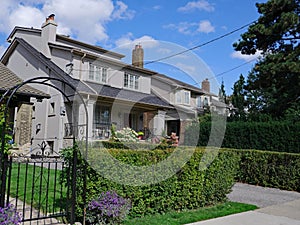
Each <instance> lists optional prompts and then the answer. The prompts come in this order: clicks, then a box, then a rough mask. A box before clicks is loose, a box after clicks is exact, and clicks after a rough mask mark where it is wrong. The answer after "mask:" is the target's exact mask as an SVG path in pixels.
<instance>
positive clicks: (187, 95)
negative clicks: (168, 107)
mask: <svg viewBox="0 0 300 225" xmlns="http://www.w3.org/2000/svg"><path fill="white" fill-rule="evenodd" d="M183 95H184V102H183V103H184V104H188V105H189V104H190V99H191V92H189V91H183Z"/></svg>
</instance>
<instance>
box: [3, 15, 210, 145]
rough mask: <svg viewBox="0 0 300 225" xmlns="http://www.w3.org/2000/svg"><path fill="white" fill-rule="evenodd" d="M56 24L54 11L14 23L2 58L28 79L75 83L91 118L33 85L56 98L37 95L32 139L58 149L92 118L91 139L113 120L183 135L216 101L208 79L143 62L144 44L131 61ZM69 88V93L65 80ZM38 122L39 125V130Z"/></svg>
mask: <svg viewBox="0 0 300 225" xmlns="http://www.w3.org/2000/svg"><path fill="white" fill-rule="evenodd" d="M56 31H57V24H56V22H55V20H54V15H53V14H52V15H50V16H49V17H48V18H47V19H46V21H45V22H44V23H43V24H42V27H41V29H35V28H25V27H15V28H14V29H13V31H12V32H11V34H10V35H9V37H8V41H9V42H10V46H9V47H8V49H7V50H6V52H5V53H4V55H3V56H2V58H1V62H2V63H3V64H5V65H6V66H7V67H8V68H10V69H11V70H12V71H13V72H14V73H16V74H17V75H18V76H20V77H21V78H22V79H23V80H26V79H29V78H33V77H46V76H49V77H55V78H58V79H62V80H64V81H65V82H67V83H68V84H72V85H73V86H74V87H76V88H77V91H78V92H79V93H80V95H81V96H82V97H83V99H84V101H85V104H86V106H87V111H88V121H86V117H85V114H84V108H83V106H82V105H81V104H77V103H76V104H75V101H74V102H71V103H70V102H67V101H66V99H65V97H64V96H63V95H62V94H61V93H59V92H57V91H56V90H53V89H51V88H45V87H39V86H36V87H35V88H37V89H40V90H43V91H44V92H46V93H47V94H49V95H50V96H51V98H50V99H46V100H43V101H42V102H40V101H35V100H32V103H33V104H34V107H33V120H32V121H33V126H32V127H33V130H32V140H33V145H37V144H39V143H40V142H41V141H43V140H46V141H47V143H48V145H49V146H51V148H53V149H60V148H62V147H64V146H65V145H66V144H67V142H68V138H70V137H72V136H73V135H74V131H75V130H76V131H77V132H79V128H80V127H81V125H83V124H88V131H89V132H88V134H89V136H88V139H89V140H98V139H106V138H109V136H110V130H111V126H112V125H114V126H115V127H116V129H122V128H124V127H131V128H132V129H134V130H136V131H140V130H143V131H145V132H146V131H147V133H148V135H149V134H151V135H161V134H162V133H164V132H165V133H166V134H170V132H171V131H172V132H176V134H177V135H178V136H179V137H180V142H182V141H183V133H184V129H185V126H186V125H187V124H188V123H189V122H190V121H191V120H192V119H195V118H196V117H197V114H198V113H199V112H200V113H201V110H202V109H203V106H206V105H210V104H211V98H212V96H214V95H213V94H211V93H210V91H209V82H208V81H207V80H205V81H204V83H203V84H202V85H204V87H202V89H200V88H197V87H194V86H192V85H189V84H186V83H184V82H181V81H178V80H176V79H173V78H170V77H168V76H166V75H163V74H160V73H158V72H155V71H151V70H148V69H146V68H143V49H142V46H140V45H136V46H135V49H133V53H132V54H133V56H132V64H126V63H124V62H122V58H123V57H124V55H122V54H119V53H116V52H112V51H109V50H106V49H103V48H101V47H99V46H94V45H90V44H88V43H84V42H80V41H78V40H74V39H72V38H70V37H68V36H65V35H60V34H57V32H56ZM54 85H57V84H55V83H54ZM205 85H206V86H205ZM65 91H66V93H68V92H70V90H68V88H67V87H65ZM166 93H168V94H166ZM69 94H70V95H72V93H69ZM73 94H74V93H73ZM37 124H40V127H39V131H37V130H35V128H36V127H37Z"/></svg>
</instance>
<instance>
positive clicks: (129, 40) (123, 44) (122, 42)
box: [115, 33, 158, 49]
mask: <svg viewBox="0 0 300 225" xmlns="http://www.w3.org/2000/svg"><path fill="white" fill-rule="evenodd" d="M115 44H116V46H117V47H118V48H123V49H133V48H134V46H135V45H137V44H141V45H142V46H143V48H144V49H146V48H153V47H156V46H157V45H158V41H157V40H155V39H154V38H153V37H150V36H147V35H144V36H142V37H140V38H136V39H134V38H133V35H132V33H128V34H127V35H125V36H123V37H122V38H120V39H118V40H117V41H116V43H115Z"/></svg>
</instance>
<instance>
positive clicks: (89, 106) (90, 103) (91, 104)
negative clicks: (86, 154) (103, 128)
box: [86, 100, 96, 141]
mask: <svg viewBox="0 0 300 225" xmlns="http://www.w3.org/2000/svg"><path fill="white" fill-rule="evenodd" d="M95 105H96V101H95V100H88V101H87V103H86V107H87V111H88V115H89V121H88V129H89V131H88V132H89V137H88V140H89V141H91V140H92V139H93V126H94V112H95Z"/></svg>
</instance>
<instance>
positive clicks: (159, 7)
mask: <svg viewBox="0 0 300 225" xmlns="http://www.w3.org/2000/svg"><path fill="white" fill-rule="evenodd" d="M161 8H162V6H161V5H155V6H153V9H154V10H160V9H161Z"/></svg>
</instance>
